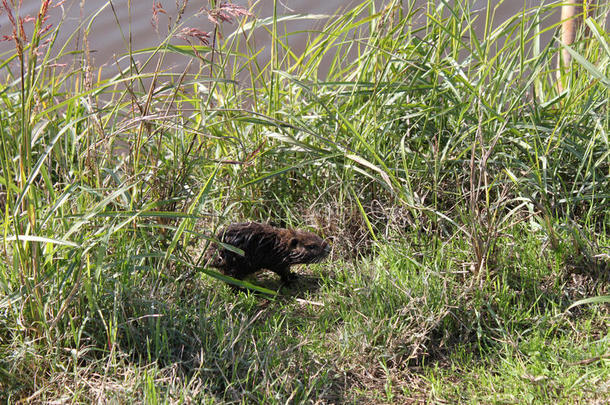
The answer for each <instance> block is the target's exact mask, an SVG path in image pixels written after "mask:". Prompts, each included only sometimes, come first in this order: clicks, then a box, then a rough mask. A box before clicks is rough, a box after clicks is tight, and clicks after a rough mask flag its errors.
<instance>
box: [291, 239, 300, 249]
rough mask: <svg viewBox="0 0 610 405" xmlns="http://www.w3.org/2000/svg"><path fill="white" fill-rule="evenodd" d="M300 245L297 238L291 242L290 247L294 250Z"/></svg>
mask: <svg viewBox="0 0 610 405" xmlns="http://www.w3.org/2000/svg"><path fill="white" fill-rule="evenodd" d="M298 244H299V240H298V239H297V238H292V240H291V241H290V247H291V248H293V249H294V248H295V247H297V245H298Z"/></svg>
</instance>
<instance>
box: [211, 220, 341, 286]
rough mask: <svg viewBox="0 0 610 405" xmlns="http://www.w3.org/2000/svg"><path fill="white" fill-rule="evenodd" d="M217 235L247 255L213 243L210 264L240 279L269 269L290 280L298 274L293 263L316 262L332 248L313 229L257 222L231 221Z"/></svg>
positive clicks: (285, 279)
mask: <svg viewBox="0 0 610 405" xmlns="http://www.w3.org/2000/svg"><path fill="white" fill-rule="evenodd" d="M217 239H218V241H220V242H222V243H224V244H226V245H231V246H234V247H236V248H238V249H241V250H242V251H243V252H244V255H243V256H242V255H240V254H239V253H237V252H235V251H232V250H229V249H227V248H226V247H224V246H222V245H220V244H214V245H213V246H212V248H211V249H210V250H209V251H208V259H211V261H210V262H209V265H210V266H212V267H215V268H217V269H219V270H221V271H222V272H223V273H224V274H226V275H228V276H231V277H234V278H237V279H242V278H244V277H246V276H248V275H250V274H253V273H256V272H257V271H259V270H261V269H267V270H271V271H273V272H274V273H276V274H278V275H279V276H280V277H281V279H282V282H284V283H287V282H289V281H291V280H293V279H294V278H295V275H294V273H291V272H290V266H291V265H293V264H300V263H316V262H319V261H321V260H322V259H324V258H325V257H326V256H328V253H329V252H330V245H329V244H328V243H327V242H326V241H324V240H323V239H322V238H320V237H319V236H318V235H316V234H314V233H311V232H306V231H299V230H294V229H286V228H277V227H274V226H271V225H268V224H263V223H258V222H246V223H240V224H231V225H228V226H227V227H225V228H223V229H221V230H220V232H218V236H217Z"/></svg>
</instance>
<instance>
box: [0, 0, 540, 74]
mask: <svg viewBox="0 0 610 405" xmlns="http://www.w3.org/2000/svg"><path fill="white" fill-rule="evenodd" d="M182 1H183V0H178V1H176V0H161V1H158V3H160V4H161V6H162V8H163V11H165V13H164V12H159V13H157V16H158V28H157V29H155V28H154V27H153V23H152V21H153V11H152V4H153V1H151V0H131V1H128V0H113V1H112V2H107V1H103V0H67V1H65V2H64V3H63V5H61V6H59V7H54V8H52V9H51V11H50V17H49V19H48V21H47V22H48V23H51V24H53V25H54V26H57V25H58V24H61V25H62V29H61V31H60V35H59V38H58V41H57V42H56V45H55V48H56V49H59V47H61V46H63V45H66V48H67V49H70V50H74V49H83V41H85V40H86V42H87V44H88V47H89V50H90V55H91V62H92V63H93V65H94V66H96V67H101V68H102V70H101V75H102V77H109V76H111V75H114V74H116V73H117V72H118V70H119V67H121V68H125V67H126V66H127V65H128V61H127V59H126V58H125V55H126V54H127V50H128V49H130V48H131V49H133V50H136V49H143V48H148V47H154V46H156V45H158V44H159V43H160V42H161V41H162V40H163V39H164V38H165V37H166V36H167V32H168V25H171V24H172V23H174V22H175V21H176V18H177V16H178V14H179V12H178V11H177V5H176V3H177V2H178V3H182ZM155 2H157V1H156V0H155ZM54 3H58V0H55V1H54ZM234 3H235V4H237V5H241V6H243V7H245V8H247V9H250V10H252V12H253V13H254V15H256V16H258V18H265V17H269V16H271V15H273V0H261V1H258V2H255V1H252V0H249V1H245V0H234ZM377 3H378V4H379V5H381V4H382V3H383V2H382V1H378V2H377ZM408 3H412V1H404V2H403V4H404V5H405V6H406V5H407V4H408ZM494 3H496V2H494ZM540 3H541V1H536V0H527V1H526V5H527V6H528V7H531V6H534V5H538V4H540ZM277 4H278V6H277V7H278V9H277V14H278V15H289V14H305V15H310V16H313V15H316V16H320V15H328V16H332V15H333V14H342V13H343V12H344V11H345V10H346V9H349V7H350V4H355V2H353V1H349V0H326V1H320V0H283V1H282V0H280V1H278V2H277ZM422 4H425V2H424V1H421V0H420V1H417V2H416V5H417V6H420V5H422ZM486 5H487V1H486V0H477V1H475V2H474V6H473V9H478V10H480V11H481V12H484V11H485V8H486ZM39 6H40V2H39V1H37V0H24V1H23V6H22V9H21V13H22V15H36V13H37V12H38V8H39ZM207 6H208V1H207V0H199V1H194V0H190V1H188V2H187V6H186V8H185V11H184V14H183V16H182V17H181V19H182V22H183V23H184V25H185V26H188V27H191V28H196V29H199V30H200V31H203V32H209V31H211V30H212V29H213V24H212V23H211V22H210V21H209V20H208V18H207V15H206V14H205V13H199V11H200V10H201V9H202V8H203V7H207ZM494 7H496V6H494ZM522 7H523V1H515V0H510V1H503V2H500V4H499V6H497V9H495V21H496V24H499V23H500V22H502V21H504V20H505V19H506V18H507V17H509V16H512V15H514V14H515V13H517V12H519V11H520V10H521V9H522ZM481 17H482V18H479V20H478V21H479V22H480V25H479V26H478V27H477V29H478V30H482V29H483V24H484V16H483V15H481ZM330 18H332V17H330ZM324 22H325V20H324V19H322V18H320V17H316V18H308V19H301V20H299V21H292V22H289V23H287V24H286V25H285V26H284V25H282V26H280V29H281V30H286V31H291V32H294V31H298V30H312V29H316V28H319V27H321V26H322V25H323V24H324ZM30 25H31V23H30ZM83 25H88V26H90V29H89V35H88V37H87V38H84V37H83V34H82V33H83V31H84V30H83V29H80V30H79V26H80V27H81V28H82V26H83ZM236 27H237V24H236V22H233V23H224V24H222V30H223V31H224V34H225V36H226V35H228V34H229V33H231V32H233V31H234V30H235V29H236ZM27 28H28V27H27V24H26V31H27ZM11 30H12V28H11V24H10V21H9V19H8V16H7V15H6V13H2V14H0V35H10V34H11ZM550 35H551V32H549V34H547V37H546V40H549V39H550ZM306 39H307V35H306V34H304V33H303V34H300V35H294V36H291V37H290V38H289V39H288V40H287V41H288V43H289V45H290V47H291V48H292V49H294V50H295V51H296V52H297V53H298V52H299V51H300V50H301V49H303V47H304V44H305V41H306ZM171 42H172V43H174V44H185V42H184V41H183V40H180V39H178V38H173V39H172V40H171ZM268 45H269V34H268V33H267V32H265V31H264V30H259V32H257V36H256V46H257V47H259V48H262V49H261V51H262V52H261V57H262V58H264V57H265V55H268V52H269V49H268V48H269V46H268ZM13 49H14V45H13V43H12V42H10V41H9V42H6V41H5V42H0V52H2V53H4V52H7V51H12V50H13ZM5 55H6V54H5ZM5 55H4V56H1V57H0V59H5V58H6V56H5ZM137 59H138V60H139V62H140V63H141V64H145V63H146V59H147V57H146V56H145V55H139V56H137ZM189 60H190V58H189V57H185V56H181V55H172V56H171V57H168V58H167V59H166V60H165V61H164V64H163V66H162V68H163V69H171V70H174V71H181V70H182V69H183V68H184V66H186V64H187V63H188V61H189ZM61 62H62V63H66V62H69V61H67V60H66V58H64V59H62V60H61ZM155 67H156V60H155V61H151V62H149V66H148V67H147V68H146V69H147V70H149V69H150V70H154V68H155Z"/></svg>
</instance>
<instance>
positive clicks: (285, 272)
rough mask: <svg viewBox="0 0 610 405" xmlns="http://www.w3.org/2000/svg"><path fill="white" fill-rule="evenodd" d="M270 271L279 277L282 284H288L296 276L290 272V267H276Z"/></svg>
mask: <svg viewBox="0 0 610 405" xmlns="http://www.w3.org/2000/svg"><path fill="white" fill-rule="evenodd" d="M271 271H273V272H274V273H275V274H277V275H278V276H280V277H281V279H282V283H284V284H290V282H291V281H294V280H296V278H297V275H296V274H294V273H293V272H291V271H290V266H284V267H278V268H275V269H271Z"/></svg>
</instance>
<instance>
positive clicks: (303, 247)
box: [285, 231, 330, 264]
mask: <svg viewBox="0 0 610 405" xmlns="http://www.w3.org/2000/svg"><path fill="white" fill-rule="evenodd" d="M285 242H286V243H287V244H288V250H287V253H288V258H287V259H288V262H289V263H290V264H299V263H317V262H319V261H322V259H324V258H325V257H326V256H328V254H329V253H330V245H329V244H328V242H326V241H325V240H324V239H322V238H320V237H319V236H318V235H316V234H314V233H311V232H304V231H292V232H291V233H290V235H288V238H287V240H285Z"/></svg>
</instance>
